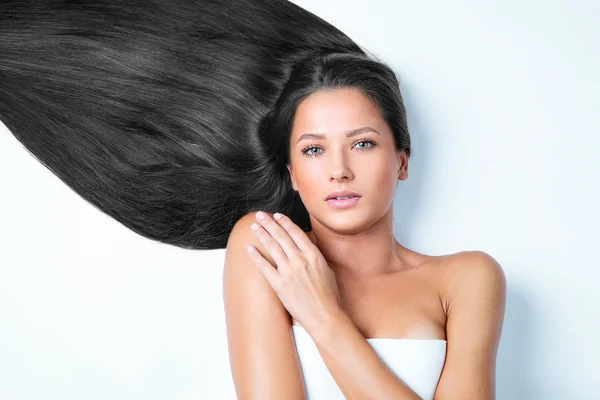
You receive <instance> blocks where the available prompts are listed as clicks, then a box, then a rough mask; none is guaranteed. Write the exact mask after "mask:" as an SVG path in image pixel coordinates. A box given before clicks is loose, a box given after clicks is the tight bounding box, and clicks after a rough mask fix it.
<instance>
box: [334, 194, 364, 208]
mask: <svg viewBox="0 0 600 400" xmlns="http://www.w3.org/2000/svg"><path fill="white" fill-rule="evenodd" d="M359 200H360V196H355V197H352V198H349V199H346V200H336V199H329V200H327V201H326V202H327V204H329V205H330V206H332V207H335V208H348V207H352V206H353V205H355V204H357V203H358V201H359Z"/></svg>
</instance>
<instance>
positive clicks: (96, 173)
mask: <svg viewBox="0 0 600 400" xmlns="http://www.w3.org/2000/svg"><path fill="white" fill-rule="evenodd" d="M341 86H353V87H358V88H360V89H362V90H363V91H364V93H365V94H367V96H368V98H369V99H370V100H371V101H373V103H374V104H376V105H377V106H378V107H379V109H380V110H381V112H382V115H383V117H384V119H385V120H386V121H387V123H388V124H389V126H390V129H391V131H392V132H393V135H394V138H395V140H396V147H397V148H398V150H404V151H406V152H407V153H408V154H409V155H410V136H409V134H408V129H407V124H406V116H405V110H404V105H403V102H402V97H401V94H400V89H399V82H398V79H397V77H396V75H395V74H394V72H393V71H392V70H391V69H390V68H389V67H388V66H387V65H385V64H384V63H383V62H381V61H379V60H377V59H376V58H375V56H373V55H368V54H367V52H366V51H365V50H364V49H362V48H361V47H360V46H359V45H358V44H357V43H355V42H354V41H352V40H351V39H350V38H349V37H348V36H346V35H345V34H344V33H342V32H341V31H340V30H338V29H337V28H335V27H334V26H332V25H331V24H329V23H327V22H326V21H324V20H323V19H321V18H319V17H318V16H316V15H314V14H312V13H310V12H309V11H307V10H304V9H303V8H301V7H299V6H297V5H295V4H293V3H291V2H289V1H287V0H210V1H209V0H203V1H192V0H169V1H159V0H144V1H139V0H135V1H132V0H131V1H123V0H96V1H76V0H2V1H0V120H1V121H2V122H3V123H4V124H5V125H6V127H7V128H8V129H9V131H10V132H11V133H12V134H13V135H14V136H15V137H16V138H17V139H18V140H19V141H20V142H21V143H22V144H23V145H24V147H25V148H26V149H27V150H28V151H29V152H30V153H31V154H32V155H33V156H34V157H35V158H36V159H37V160H38V161H39V162H41V163H42V164H43V165H45V166H46V167H47V168H48V169H50V170H51V171H52V172H53V173H54V174H55V175H56V176H58V177H59V178H60V179H61V180H62V181H63V182H64V183H66V184H67V185H68V186H69V187H70V188H72V189H73V190H74V191H75V192H76V193H78V194H79V195H80V196H82V197H83V198H84V199H86V200H87V201H89V202H90V203H91V204H93V205H94V206H95V207H97V208H98V209H100V210H101V211H103V212H104V213H106V214H108V215H110V216H111V217H113V218H115V219H116V220H117V221H119V222H120V223H122V224H123V225H125V226H127V227H128V228H130V229H132V230H133V231H135V232H137V233H138V234H140V235H142V236H144V237H147V238H149V239H153V240H157V241H160V242H163V243H168V244H172V245H176V246H179V247H182V248H189V249H217V248H224V247H225V246H226V243H227V239H228V236H229V233H230V232H231V228H232V227H233V225H234V224H235V222H236V221H237V220H238V219H239V218H241V217H242V216H243V215H244V214H246V213H248V212H250V211H254V210H259V209H260V210H264V211H267V212H276V211H278V212H282V213H284V214H286V215H288V216H290V217H291V218H292V220H294V222H295V223H296V224H298V225H299V226H300V227H301V228H302V229H303V230H305V231H306V230H309V229H310V219H309V216H308V212H307V210H306V209H305V207H304V205H303V203H302V201H301V199H300V197H299V195H298V193H297V192H295V191H294V190H293V188H292V185H291V182H290V178H289V173H288V171H287V168H286V167H285V164H286V163H288V160H289V135H290V132H291V124H292V122H293V117H294V112H295V109H296V107H297V105H298V104H299V102H300V101H301V100H302V99H303V98H305V97H307V96H308V95H309V94H310V93H312V92H314V91H315V90H318V89H327V88H335V87H341Z"/></svg>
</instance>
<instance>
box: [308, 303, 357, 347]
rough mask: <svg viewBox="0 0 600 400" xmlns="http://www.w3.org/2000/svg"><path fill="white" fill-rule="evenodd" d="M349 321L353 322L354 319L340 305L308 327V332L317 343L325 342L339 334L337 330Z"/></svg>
mask: <svg viewBox="0 0 600 400" xmlns="http://www.w3.org/2000/svg"><path fill="white" fill-rule="evenodd" d="M348 323H350V324H352V321H351V320H350V318H349V317H348V316H347V315H346V313H345V312H344V311H343V310H342V309H341V308H340V307H339V306H338V307H337V308H334V309H332V310H330V311H328V312H327V313H325V314H324V315H323V316H322V317H321V318H320V320H319V321H318V322H316V323H315V324H314V325H313V326H312V327H309V328H308V329H307V332H308V334H309V335H310V336H311V337H312V339H313V341H314V342H315V343H317V344H318V343H324V342H327V341H328V340H330V339H331V338H335V337H336V336H337V335H336V332H337V331H339V330H340V328H343V325H344V324H348Z"/></svg>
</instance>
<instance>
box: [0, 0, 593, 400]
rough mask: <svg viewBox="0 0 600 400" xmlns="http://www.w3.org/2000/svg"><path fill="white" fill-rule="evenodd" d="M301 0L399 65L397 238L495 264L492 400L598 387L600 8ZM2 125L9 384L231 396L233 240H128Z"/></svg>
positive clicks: (9, 395)
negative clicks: (228, 291)
mask: <svg viewBox="0 0 600 400" xmlns="http://www.w3.org/2000/svg"><path fill="white" fill-rule="evenodd" d="M295 3H297V4H299V5H301V6H303V7H304V8H306V9H308V10H310V11H312V12H314V13H315V14H317V15H319V16H321V17H322V18H324V19H326V20H327V21H329V22H331V23H332V24H334V25H335V26H337V27H338V28H340V29H341V30H342V31H344V32H345V33H347V34H348V35H349V36H350V37H352V38H353V39H354V40H356V41H357V42H358V43H359V44H361V45H362V46H364V47H366V48H367V49H368V50H370V51H371V52H372V53H374V54H376V55H377V56H378V57H380V58H381V59H382V60H383V61H386V62H388V63H389V64H390V65H391V66H392V67H393V68H394V70H396V71H397V73H398V75H399V77H400V79H401V88H402V90H403V94H404V98H405V102H406V106H407V111H408V118H409V128H410V130H411V134H412V139H413V151H414V155H413V157H412V158H411V161H410V164H409V165H410V167H409V176H410V177H409V179H408V180H407V181H405V182H402V183H400V185H399V187H398V190H397V194H396V199H397V200H396V202H395V205H394V210H395V221H396V226H395V231H396V234H397V237H398V240H399V241H400V242H401V243H402V244H403V245H405V246H407V247H409V248H412V249H414V250H416V251H419V252H423V253H426V254H431V255H438V254H447V253H452V252H457V251H462V250H482V251H485V252H487V253H489V254H490V255H492V256H493V257H495V258H496V259H497V260H498V261H499V262H500V264H501V265H502V266H503V268H504V271H505V273H506V276H507V282H508V299H507V309H506V318H505V325H504V331H503V335H502V340H501V344H500V349H499V354H498V371H497V386H498V387H497V393H498V399H507V400H509V399H510V400H521V399H522V400H526V399H527V400H531V399H544V400H548V399H557V400H558V399H560V400H562V399H567V398H568V399H592V398H597V397H596V396H597V395H598V392H599V390H600V385H599V384H598V381H599V380H600V378H599V377H598V374H599V370H600V368H598V362H600V345H599V343H600V340H599V334H600V329H599V320H600V312H599V311H598V310H599V309H600V296H599V295H598V289H599V288H598V277H599V274H598V272H597V270H598V267H600V263H599V262H598V257H597V254H598V253H597V250H598V241H599V239H600V235H599V233H598V227H599V226H600V216H599V211H598V206H599V205H600V195H599V191H598V184H599V183H598V177H597V176H598V174H599V173H600V162H599V161H598V157H597V156H596V155H597V153H598V151H599V149H600V129H599V127H600V123H599V122H600V121H599V119H600V118H599V112H598V109H599V108H600V100H599V99H600V94H599V93H600V77H599V71H600V45H599V44H598V43H600V28H599V26H600V24H598V21H599V20H600V5H599V4H600V3H599V2H592V1H571V2H568V1H567V0H564V1H533V0H529V1H518V0H503V1H496V2H494V3H493V4H492V3H490V2H481V1H453V2H446V1H391V0H388V1H385V0H369V1H347V0H336V1H333V0H329V1H322V0H302V1H300V0H296V1H295ZM450 3H451V4H450ZM0 131H1V132H0V191H1V196H0V247H1V251H0V398H2V399H4V400H13V399H14V400H16V399H19V400H21V399H28V400H29V399H32V400H33V399H36V400H37V399H44V400H50V399H60V400H67V399H77V400H80V399H85V400H95V399H98V400H100V399H102V400H105V399H112V400H120V399H127V400H129V399H143V400H151V399H169V400H175V399H181V400H191V399H234V398H235V392H234V389H233V383H232V381H231V375H230V372H229V364H228V355H227V341H226V336H225V335H226V331H225V319H224V314H223V302H222V297H221V294H222V292H221V273H222V262H223V255H224V250H214V251H206V252H200V251H189V250H181V249H178V248H174V247H171V246H167V245H163V244H160V243H157V242H153V241H150V240H147V239H144V238H142V237H140V236H138V235H136V234H134V233H133V232H131V231H129V230H128V229H127V228H125V227H123V226H122V225H120V224H118V223H117V222H115V221H114V220H112V219H110V218H109V217H107V216H105V215H104V214H102V213H101V212H99V211H98V210H96V209H95V208H94V207H92V206H91V205H90V204H89V203H87V202H86V201H84V200H82V199H81V198H80V197H79V196H78V195H76V194H75V193H74V192H73V191H71V190H70V189H69V188H68V187H67V186H66V185H64V184H63V183H62V182H61V181H59V180H58V178H56V177H55V176H54V175H53V174H52V173H50V171H48V170H47V169H46V168H45V167H43V166H42V165H41V164H40V163H38V162H37V161H36V160H35V159H34V158H33V157H32V156H31V155H30V154H29V153H28V152H27V151H26V150H25V149H24V148H23V147H22V146H21V145H20V144H19V143H18V142H17V141H16V139H15V138H14V137H13V136H12V135H10V133H9V132H8V130H7V129H6V128H5V127H4V126H3V125H0Z"/></svg>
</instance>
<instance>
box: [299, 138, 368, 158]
mask: <svg viewBox="0 0 600 400" xmlns="http://www.w3.org/2000/svg"><path fill="white" fill-rule="evenodd" d="M361 143H364V144H367V145H369V146H358V147H357V145H359V144H361ZM376 145H377V143H375V142H374V141H372V140H370V139H364V140H359V141H358V142H356V143H355V144H354V146H353V147H356V148H357V149H358V150H359V151H367V150H371V149H373V148H374V147H375V146H376ZM312 150H315V151H316V150H323V149H321V148H320V147H315V146H309V147H306V148H305V149H304V150H302V154H303V155H304V156H306V157H316V156H317V155H319V153H315V152H312Z"/></svg>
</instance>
